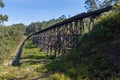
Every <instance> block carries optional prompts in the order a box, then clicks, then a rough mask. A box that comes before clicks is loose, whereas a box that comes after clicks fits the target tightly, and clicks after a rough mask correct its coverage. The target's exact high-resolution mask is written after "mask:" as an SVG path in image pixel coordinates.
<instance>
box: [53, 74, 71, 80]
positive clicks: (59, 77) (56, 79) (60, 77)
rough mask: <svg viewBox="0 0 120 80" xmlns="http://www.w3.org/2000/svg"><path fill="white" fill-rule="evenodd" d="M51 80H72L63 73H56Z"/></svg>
mask: <svg viewBox="0 0 120 80" xmlns="http://www.w3.org/2000/svg"><path fill="white" fill-rule="evenodd" d="M51 80H71V79H70V78H69V77H68V76H66V75H65V74H63V73H55V74H53V75H51Z"/></svg>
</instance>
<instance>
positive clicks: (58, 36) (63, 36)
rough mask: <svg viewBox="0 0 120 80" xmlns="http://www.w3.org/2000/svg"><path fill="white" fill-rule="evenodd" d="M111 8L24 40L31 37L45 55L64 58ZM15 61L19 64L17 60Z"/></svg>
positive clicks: (88, 14)
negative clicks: (86, 31)
mask: <svg viewBox="0 0 120 80" xmlns="http://www.w3.org/2000/svg"><path fill="white" fill-rule="evenodd" d="M111 8H112V6H109V7H106V8H103V9H100V10H96V11H94V12H88V13H81V14H78V15H76V16H74V17H71V18H69V19H67V20H64V21H62V22H60V23H57V24H55V25H53V26H50V27H48V28H46V29H44V30H41V31H38V32H35V33H33V34H31V35H30V36H28V38H27V39H26V40H28V39H29V38H30V37H32V41H33V43H34V44H36V45H37V46H38V47H39V48H41V49H42V50H44V51H45V52H46V53H47V55H53V56H54V57H56V56H65V55H66V53H68V52H69V51H70V50H71V49H72V48H74V47H76V46H77V44H78V40H79V39H80V38H81V36H82V35H83V34H84V32H85V29H86V28H88V29H87V30H88V32H89V31H90V30H91V29H92V27H93V26H94V23H95V21H96V20H97V19H98V18H99V16H101V14H103V13H105V12H107V11H110V10H111ZM86 20H87V22H86ZM26 40H25V41H26ZM25 41H24V42H23V44H24V43H25ZM23 44H22V46H23ZM21 48H22V47H21ZM18 54H20V53H18ZM16 57H17V56H16ZM15 59H17V58H15ZM17 61H18V62H19V60H17ZM15 63H16V60H13V62H12V65H15Z"/></svg>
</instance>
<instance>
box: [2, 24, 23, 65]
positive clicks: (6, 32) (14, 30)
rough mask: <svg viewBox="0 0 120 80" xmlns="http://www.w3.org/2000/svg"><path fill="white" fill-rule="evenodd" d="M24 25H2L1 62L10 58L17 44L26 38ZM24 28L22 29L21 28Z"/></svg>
mask: <svg viewBox="0 0 120 80" xmlns="http://www.w3.org/2000/svg"><path fill="white" fill-rule="evenodd" d="M22 28H24V26H15V25H14V26H9V27H0V63H2V62H3V61H4V60H5V59H10V58H11V57H10V55H11V54H12V53H15V50H16V48H17V46H18V45H19V44H20V42H21V41H22V40H23V39H24V36H23V34H24V29H22ZM20 29H22V30H20Z"/></svg>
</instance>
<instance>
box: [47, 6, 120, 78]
mask: <svg viewBox="0 0 120 80" xmlns="http://www.w3.org/2000/svg"><path fill="white" fill-rule="evenodd" d="M119 8H120V6H119ZM119 53H120V11H119V9H117V10H114V11H113V12H108V13H106V14H104V15H102V16H101V17H100V18H99V19H98V20H97V21H96V25H95V26H94V28H93V30H92V31H91V32H89V33H86V34H84V36H83V37H82V38H81V40H80V41H79V45H78V47H77V48H75V49H73V50H72V51H71V52H70V54H68V55H67V56H66V57H62V58H59V59H56V60H54V61H53V62H51V63H50V64H48V65H46V68H47V69H48V71H53V72H56V73H62V74H64V75H67V76H68V77H70V78H71V79H72V80H103V79H106V80H120V54H119Z"/></svg>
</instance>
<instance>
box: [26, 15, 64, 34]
mask: <svg viewBox="0 0 120 80" xmlns="http://www.w3.org/2000/svg"><path fill="white" fill-rule="evenodd" d="M65 19H66V16H65V15H62V16H61V17H59V18H57V19H50V20H48V21H42V22H32V23H31V24H30V25H28V26H27V28H26V34H27V35H29V34H31V33H34V32H37V31H40V30H42V29H45V28H47V27H50V26H52V25H54V24H56V23H59V22H61V21H63V20H65Z"/></svg>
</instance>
